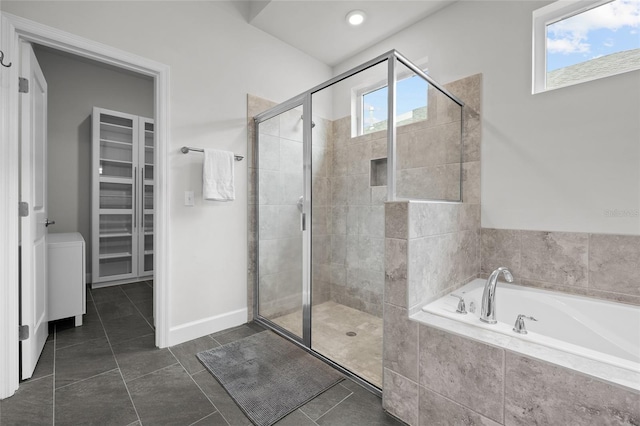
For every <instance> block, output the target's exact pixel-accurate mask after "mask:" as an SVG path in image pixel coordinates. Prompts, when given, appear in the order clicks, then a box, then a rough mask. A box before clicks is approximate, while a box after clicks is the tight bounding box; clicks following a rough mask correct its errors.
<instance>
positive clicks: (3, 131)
mask: <svg viewBox="0 0 640 426" xmlns="http://www.w3.org/2000/svg"><path fill="white" fill-rule="evenodd" d="M0 19H2V25H1V26H0V30H1V34H0V35H1V36H2V50H3V52H4V53H5V62H9V61H11V62H12V63H13V66H12V67H11V68H4V69H3V70H0V72H5V73H7V74H8V76H9V77H8V83H7V80H6V79H3V80H0V81H2V91H1V92H0V107H2V111H1V112H0V137H1V140H2V143H0V191H1V192H0V347H1V348H3V350H0V399H3V398H7V397H9V396H11V395H13V393H14V392H15V391H16V390H17V389H18V385H19V378H18V369H19V356H18V347H19V344H18V325H19V317H18V311H19V309H18V278H19V273H18V244H19V237H18V226H19V218H18V214H17V213H18V212H17V205H18V201H19V192H18V183H19V174H18V173H19V166H18V159H19V138H18V135H19V124H20V122H19V120H20V114H19V96H18V77H19V71H20V70H19V63H20V61H19V44H20V42H21V41H26V42H30V43H37V44H40V45H43V46H46V47H50V48H53V49H55V50H59V51H62V52H67V53H71V54H74V55H77V56H81V57H84V58H88V59H92V60H94V61H98V62H101V63H105V64H109V65H112V66H115V67H118V68H121V69H126V70H129V71H133V72H136V73H139V74H143V75H146V76H149V77H152V78H153V79H154V102H155V105H154V114H155V117H154V119H155V120H156V124H155V126H156V143H157V149H156V153H155V155H156V158H155V162H156V167H157V172H158V173H157V180H156V189H157V191H156V193H155V197H156V198H155V203H156V205H157V206H158V208H157V216H156V229H157V231H156V235H155V241H154V243H155V247H154V249H155V250H154V254H155V269H154V271H155V272H154V306H155V312H156V333H155V335H156V346H158V347H161V348H162V347H167V346H168V344H169V329H170V324H171V321H170V315H171V311H170V308H169V295H170V290H171V282H170V280H169V277H170V255H171V253H170V250H169V248H168V247H169V244H168V242H169V228H168V224H169V219H170V217H169V216H170V211H169V204H168V193H169V182H168V168H167V158H168V147H169V118H170V114H169V113H170V111H169V99H170V97H169V91H170V80H169V79H170V67H169V66H168V65H165V64H162V63H160V62H156V61H153V60H150V59H147V58H144V57H141V56H138V55H135V54H132V53H129V52H126V51H124V50H121V49H117V48H114V47H111V46H108V45H105V44H102V43H98V42H95V41H92V40H89V39H86V38H83V37H79V36H76V35H74V34H71V33H68V32H65V31H61V30H58V29H55V28H52V27H49V26H46V25H43V24H40V23H38V22H35V21H31V20H28V19H25V18H22V17H18V16H15V15H11V14H9V13H5V12H0Z"/></svg>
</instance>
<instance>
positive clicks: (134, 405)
mask: <svg viewBox="0 0 640 426" xmlns="http://www.w3.org/2000/svg"><path fill="white" fill-rule="evenodd" d="M120 290H121V291H122V292H123V293H124V290H122V288H120ZM125 296H126V293H125ZM127 298H128V296H127ZM91 299H92V301H93V307H94V308H95V309H96V314H97V315H98V320H100V325H101V326H102V329H103V330H104V335H105V337H106V339H107V344H108V345H109V349H110V350H111V356H113V361H114V362H115V363H116V367H117V369H118V372H119V373H120V378H121V379H122V383H123V384H124V388H125V389H126V391H127V395H129V401H131V405H132V406H133V411H134V412H135V413H136V417H138V421H139V422H140V425H142V419H141V418H140V414H139V413H138V409H137V408H136V404H135V402H133V398H132V397H131V392H130V391H129V386H127V382H126V381H125V380H124V376H123V375H122V370H121V369H120V364H118V359H117V358H116V354H115V352H114V351H113V346H112V345H111V340H110V339H109V335H108V334H107V329H106V328H105V327H104V322H103V321H102V316H101V315H100V311H98V307H97V306H96V303H95V301H94V300H93V295H91ZM129 300H131V299H129ZM134 307H135V305H134ZM136 309H137V308H136Z"/></svg>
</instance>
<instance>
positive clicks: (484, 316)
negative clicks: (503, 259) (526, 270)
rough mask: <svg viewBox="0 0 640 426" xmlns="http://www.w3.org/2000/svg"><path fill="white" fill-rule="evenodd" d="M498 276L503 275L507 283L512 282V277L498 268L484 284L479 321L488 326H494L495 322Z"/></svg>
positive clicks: (505, 269) (509, 272)
mask: <svg viewBox="0 0 640 426" xmlns="http://www.w3.org/2000/svg"><path fill="white" fill-rule="evenodd" d="M500 274H503V275H504V279H505V280H506V281H507V282H508V283H512V282H513V275H511V271H509V270H508V269H507V268H505V267H502V266H501V267H500V268H498V269H496V270H495V271H493V272H492V273H491V275H489V278H488V279H487V282H486V284H485V285H484V292H483V293H482V307H481V310H480V321H484V322H486V323H488V324H495V323H496V322H497V321H496V284H498V277H500Z"/></svg>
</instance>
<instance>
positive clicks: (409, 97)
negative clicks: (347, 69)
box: [362, 75, 427, 133]
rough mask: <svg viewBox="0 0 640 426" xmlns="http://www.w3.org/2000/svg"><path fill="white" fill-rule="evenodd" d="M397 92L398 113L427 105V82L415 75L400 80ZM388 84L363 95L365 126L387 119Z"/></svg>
mask: <svg viewBox="0 0 640 426" xmlns="http://www.w3.org/2000/svg"><path fill="white" fill-rule="evenodd" d="M396 87H397V91H398V93H397V94H396V109H397V115H402V114H404V113H407V112H409V111H413V110H414V109H417V108H420V107H424V106H426V105H427V82H426V81H424V80H423V79H422V78H420V77H418V76H417V75H414V76H412V77H409V78H405V79H403V80H399V81H398V83H397V85H396ZM387 95H388V92H387V86H384V87H381V88H380V89H377V90H374V91H373V92H369V93H367V94H365V95H364V96H363V97H362V105H363V115H364V117H363V118H364V128H365V133H366V129H367V128H368V127H370V126H373V125H374V124H375V123H378V122H381V121H386V120H387Z"/></svg>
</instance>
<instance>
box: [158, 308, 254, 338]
mask: <svg viewBox="0 0 640 426" xmlns="http://www.w3.org/2000/svg"><path fill="white" fill-rule="evenodd" d="M247 315H248V312H247V308H243V309H238V310H237V311H231V312H227V313H224V314H221V315H216V316H214V317H209V318H204V319H201V320H198V321H192V322H189V323H186V324H181V325H177V326H175V327H171V329H170V330H169V346H173V345H178V344H180V343H184V342H188V341H189V340H193V339H197V338H198V337H202V336H206V335H207V334H211V333H216V332H218V331H221V330H225V329H227V328H230V327H235V326H238V325H242V324H245V323H246V322H247Z"/></svg>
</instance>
